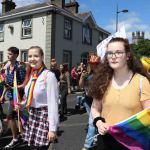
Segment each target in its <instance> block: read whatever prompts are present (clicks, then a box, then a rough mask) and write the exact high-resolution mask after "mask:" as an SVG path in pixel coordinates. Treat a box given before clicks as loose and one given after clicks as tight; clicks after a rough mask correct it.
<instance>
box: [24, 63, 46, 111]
mask: <svg viewBox="0 0 150 150" xmlns="http://www.w3.org/2000/svg"><path fill="white" fill-rule="evenodd" d="M44 69H45V66H43V65H42V66H41V67H40V68H39V69H38V70H36V71H34V70H33V69H32V71H31V72H32V73H31V74H33V76H32V81H31V84H30V87H29V90H28V97H27V100H26V104H25V106H26V108H29V107H30V106H31V103H32V98H33V90H34V87H35V83H36V80H37V78H38V77H39V75H40V74H41V73H42V72H43V71H44Z"/></svg>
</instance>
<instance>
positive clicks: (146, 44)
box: [132, 39, 150, 58]
mask: <svg viewBox="0 0 150 150" xmlns="http://www.w3.org/2000/svg"><path fill="white" fill-rule="evenodd" d="M132 49H133V52H134V53H135V55H136V56H137V57H138V58H140V57H142V56H147V57H150V40H148V39H145V40H141V41H139V42H138V44H137V45H136V44H133V45H132Z"/></svg>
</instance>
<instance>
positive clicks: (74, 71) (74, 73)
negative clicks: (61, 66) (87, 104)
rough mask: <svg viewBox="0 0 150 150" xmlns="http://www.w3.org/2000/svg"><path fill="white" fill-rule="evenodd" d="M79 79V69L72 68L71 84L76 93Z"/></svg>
mask: <svg viewBox="0 0 150 150" xmlns="http://www.w3.org/2000/svg"><path fill="white" fill-rule="evenodd" d="M77 77H78V73H77V69H76V67H72V70H71V84H72V90H73V91H75V90H76V89H77Z"/></svg>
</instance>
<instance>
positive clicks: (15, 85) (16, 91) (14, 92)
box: [13, 71, 21, 106]
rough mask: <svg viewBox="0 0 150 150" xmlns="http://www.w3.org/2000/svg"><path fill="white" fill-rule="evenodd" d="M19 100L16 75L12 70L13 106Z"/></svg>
mask: <svg viewBox="0 0 150 150" xmlns="http://www.w3.org/2000/svg"><path fill="white" fill-rule="evenodd" d="M20 101H21V99H20V95H19V93H18V86H17V77H16V71H15V72H14V86H13V103H14V106H15V105H17V103H19V102H20Z"/></svg>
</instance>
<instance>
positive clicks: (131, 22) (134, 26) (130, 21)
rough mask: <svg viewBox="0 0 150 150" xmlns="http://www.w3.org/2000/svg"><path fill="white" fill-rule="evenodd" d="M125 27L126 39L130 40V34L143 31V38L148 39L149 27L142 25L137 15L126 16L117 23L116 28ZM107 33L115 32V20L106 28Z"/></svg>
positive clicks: (149, 36) (149, 34)
mask: <svg viewBox="0 0 150 150" xmlns="http://www.w3.org/2000/svg"><path fill="white" fill-rule="evenodd" d="M123 24H124V25H125V28H126V32H127V36H128V38H129V39H130V40H131V38H132V32H135V31H144V32H145V38H148V39H150V26H148V25H147V24H143V23H142V20H141V19H140V18H139V17H138V14H136V13H134V12H132V13H129V14H128V15H127V17H126V18H125V19H124V20H123V21H121V20H120V21H119V23H118V27H120V26H122V25H123ZM106 29H108V30H109V31H112V32H115V30H116V20H111V21H110V24H109V25H108V26H106Z"/></svg>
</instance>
